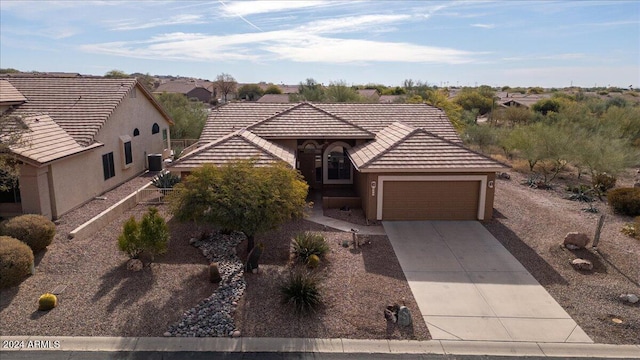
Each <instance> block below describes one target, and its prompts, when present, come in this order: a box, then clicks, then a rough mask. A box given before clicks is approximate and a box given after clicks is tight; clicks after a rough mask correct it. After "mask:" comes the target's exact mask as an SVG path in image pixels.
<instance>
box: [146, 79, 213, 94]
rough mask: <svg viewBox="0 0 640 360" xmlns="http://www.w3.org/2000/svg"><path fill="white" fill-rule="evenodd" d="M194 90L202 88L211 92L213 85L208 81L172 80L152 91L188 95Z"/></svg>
mask: <svg viewBox="0 0 640 360" xmlns="http://www.w3.org/2000/svg"><path fill="white" fill-rule="evenodd" d="M196 88H203V89H206V90H208V91H209V92H212V91H213V83H211V82H208V81H199V80H172V81H167V82H165V83H162V84H160V85H158V87H157V88H156V89H155V90H154V91H153V92H154V93H163V92H168V93H178V94H185V95H186V94H188V93H189V92H190V91H192V90H193V89H196Z"/></svg>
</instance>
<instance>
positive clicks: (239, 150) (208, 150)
mask: <svg viewBox="0 0 640 360" xmlns="http://www.w3.org/2000/svg"><path fill="white" fill-rule="evenodd" d="M251 158H253V159H256V161H257V165H258V166H265V165H269V164H272V163H275V162H277V161H284V162H286V163H287V164H289V165H291V166H292V167H294V166H295V154H294V152H293V150H289V149H286V148H284V147H282V146H280V145H278V144H274V143H272V142H270V141H267V140H265V139H262V138H260V137H258V136H256V135H255V134H253V133H251V132H250V131H248V130H239V131H236V132H234V133H231V134H229V135H227V136H225V137H223V138H220V139H218V140H216V141H213V142H211V143H208V144H206V145H203V146H201V147H199V148H198V149H196V150H194V151H193V152H191V153H189V154H187V155H186V156H184V157H182V158H180V159H178V160H176V161H175V162H174V163H173V164H172V165H171V166H170V168H174V169H190V168H197V167H200V166H202V165H203V164H214V165H223V164H225V163H228V162H230V161H237V160H243V159H245V160H246V159H251Z"/></svg>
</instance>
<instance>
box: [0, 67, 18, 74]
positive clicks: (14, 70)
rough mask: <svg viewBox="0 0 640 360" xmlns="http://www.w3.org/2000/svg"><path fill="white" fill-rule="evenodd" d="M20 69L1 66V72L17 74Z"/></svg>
mask: <svg viewBox="0 0 640 360" xmlns="http://www.w3.org/2000/svg"><path fill="white" fill-rule="evenodd" d="M19 72H20V70H17V69H14V68H4V69H2V68H0V74H17V73H19Z"/></svg>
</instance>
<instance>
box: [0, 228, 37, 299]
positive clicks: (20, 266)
mask: <svg viewBox="0 0 640 360" xmlns="http://www.w3.org/2000/svg"><path fill="white" fill-rule="evenodd" d="M32 266H33V251H32V250H31V248H29V246H27V244H25V243H24V242H22V241H20V240H18V239H15V238H12V237H9V236H0V289H3V288H6V287H10V286H13V285H17V284H19V283H20V282H21V281H22V280H23V279H24V278H25V277H26V276H27V275H29V274H31V269H32Z"/></svg>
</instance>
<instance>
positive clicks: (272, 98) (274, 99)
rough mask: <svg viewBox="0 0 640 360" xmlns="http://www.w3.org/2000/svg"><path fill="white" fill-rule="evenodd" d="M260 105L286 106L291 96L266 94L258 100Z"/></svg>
mask: <svg viewBox="0 0 640 360" xmlns="http://www.w3.org/2000/svg"><path fill="white" fill-rule="evenodd" d="M258 102H259V103H281V104H286V103H289V102H290V101H289V94H264V95H262V97H260V99H258Z"/></svg>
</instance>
